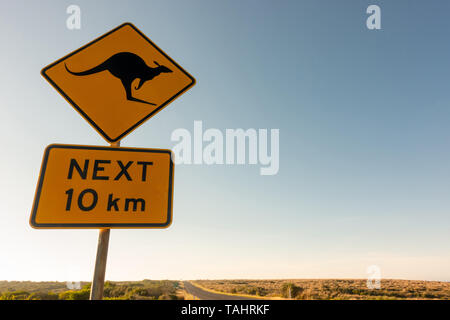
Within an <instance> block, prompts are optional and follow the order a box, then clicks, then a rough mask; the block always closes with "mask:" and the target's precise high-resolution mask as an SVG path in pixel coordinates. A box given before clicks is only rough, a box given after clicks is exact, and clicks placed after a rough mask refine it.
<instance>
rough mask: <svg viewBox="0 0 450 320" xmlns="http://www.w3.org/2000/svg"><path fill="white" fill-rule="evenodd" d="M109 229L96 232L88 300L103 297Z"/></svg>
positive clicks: (113, 144) (115, 144)
mask: <svg viewBox="0 0 450 320" xmlns="http://www.w3.org/2000/svg"><path fill="white" fill-rule="evenodd" d="M111 147H120V141H119V142H116V143H111ZM110 231H111V230H110V229H100V231H99V234H98V245H97V257H96V260H95V269H94V278H93V279H92V286H91V296H90V300H102V298H103V287H104V285H105V272H106V259H107V258H108V245H109V234H110Z"/></svg>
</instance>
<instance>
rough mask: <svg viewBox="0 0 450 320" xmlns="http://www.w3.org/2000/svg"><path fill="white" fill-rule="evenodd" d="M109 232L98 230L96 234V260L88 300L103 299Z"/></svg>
mask: <svg viewBox="0 0 450 320" xmlns="http://www.w3.org/2000/svg"><path fill="white" fill-rule="evenodd" d="M110 231H111V229H100V231H99V234H98V246H97V258H96V260H95V270H94V278H93V280H92V286H91V296H90V300H102V298H103V286H104V284H105V272H106V259H107V258H108V244H109V233H110Z"/></svg>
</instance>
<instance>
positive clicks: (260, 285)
mask: <svg viewBox="0 0 450 320" xmlns="http://www.w3.org/2000/svg"><path fill="white" fill-rule="evenodd" d="M194 283H196V284H198V285H200V286H201V287H204V288H206V289H209V290H213V291H218V292H223V293H229V294H237V295H239V294H242V295H254V296H259V297H267V298H269V297H270V298H276V297H280V298H284V299H298V300H396V299H442V300H449V299H450V282H439V281H415V280H390V279H382V280H381V288H380V289H369V288H368V287H367V283H366V280H363V279H342V280H341V279H311V280H309V279H302V280H197V281H194Z"/></svg>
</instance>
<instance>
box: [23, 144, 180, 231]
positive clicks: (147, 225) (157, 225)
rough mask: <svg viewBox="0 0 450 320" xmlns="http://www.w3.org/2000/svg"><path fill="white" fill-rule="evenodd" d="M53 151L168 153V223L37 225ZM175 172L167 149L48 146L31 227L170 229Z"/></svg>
mask: <svg viewBox="0 0 450 320" xmlns="http://www.w3.org/2000/svg"><path fill="white" fill-rule="evenodd" d="M52 149H84V150H86V149H87V150H102V151H114V152H120V151H125V152H126V151H132V152H147V153H167V154H169V156H170V167H169V197H168V198H169V199H168V203H167V221H166V222H165V223H37V222H36V213H37V209H38V206H39V200H40V196H41V191H42V185H43V183H44V177H45V171H46V169H47V162H48V158H49V155H50V151H51V150H52ZM173 172H174V165H173V161H172V151H171V150H167V149H142V148H121V147H120V148H119V147H117V148H115V147H100V146H81V145H68V144H51V145H49V146H47V148H46V149H45V152H44V158H43V161H42V165H41V171H40V173H39V180H38V185H37V188H36V194H35V197H34V202H33V209H32V211H31V216H30V225H31V227H33V228H35V229H51V228H54V229H69V228H74V229H93V228H95V229H113V228H136V229H138V228H143V229H144V228H168V227H169V226H170V225H171V224H172V208H173Z"/></svg>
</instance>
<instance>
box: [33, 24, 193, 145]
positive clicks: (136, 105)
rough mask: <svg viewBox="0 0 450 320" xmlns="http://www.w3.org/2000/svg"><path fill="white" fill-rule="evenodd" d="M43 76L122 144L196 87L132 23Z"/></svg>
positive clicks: (99, 128)
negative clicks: (127, 136) (161, 111)
mask: <svg viewBox="0 0 450 320" xmlns="http://www.w3.org/2000/svg"><path fill="white" fill-rule="evenodd" d="M41 73H42V75H43V76H44V77H45V78H46V79H47V80H48V81H49V82H50V84H52V86H53V87H54V88H55V89H56V90H57V91H58V92H59V93H60V94H61V95H62V96H63V97H64V98H65V99H66V100H67V101H68V102H69V103H70V104H71V105H72V106H73V107H74V108H75V109H76V110H77V111H78V112H79V113H80V114H81V115H82V116H83V117H84V118H85V119H86V120H87V121H88V122H89V123H90V124H91V125H92V126H93V127H94V128H95V129H96V130H97V131H98V132H99V133H100V134H101V135H102V136H103V137H104V138H105V139H106V140H107V141H109V142H116V141H119V140H121V139H122V138H123V137H125V136H126V135H127V134H129V133H130V132H131V131H133V130H134V129H135V128H137V127H138V126H139V125H141V124H142V123H143V122H144V121H146V120H147V119H149V118H150V117H152V116H154V115H155V114H156V113H157V112H159V111H160V110H161V109H163V108H164V107H165V106H167V104H169V103H170V102H171V101H173V100H174V99H176V98H177V97H178V96H180V95H181V94H182V93H184V92H186V91H187V90H188V89H190V88H191V87H192V86H193V85H194V84H195V79H194V78H193V77H192V76H191V75H190V74H189V73H187V72H186V71H185V70H184V69H183V68H182V67H180V66H179V65H178V64H177V63H176V62H175V61H173V60H172V59H171V58H170V57H169V56H168V55H167V54H165V53H164V52H163V51H162V50H161V49H160V48H158V47H157V46H156V45H155V44H154V43H153V42H152V41H151V40H150V39H148V38H147V37H146V36H145V35H144V34H143V33H142V32H141V31H139V30H138V29H137V28H136V27H135V26H134V25H132V24H130V23H124V24H122V25H120V26H119V27H117V28H115V29H114V30H111V31H110V32H108V33H106V34H104V35H103V36H101V37H99V38H97V39H96V40H94V41H92V42H90V43H88V44H87V45H85V46H84V47H82V48H80V49H78V50H76V51H74V52H72V53H70V54H68V55H67V56H65V57H63V58H61V59H59V60H58V61H56V62H54V63H52V64H50V65H49V66H47V67H45V68H44V69H43V70H42V72H41Z"/></svg>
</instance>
